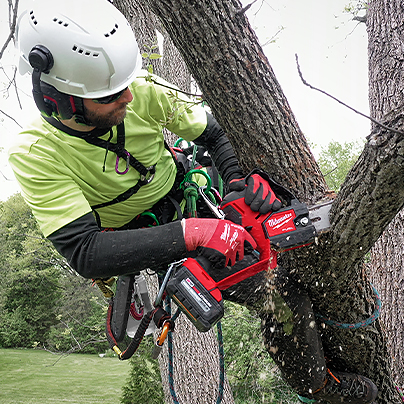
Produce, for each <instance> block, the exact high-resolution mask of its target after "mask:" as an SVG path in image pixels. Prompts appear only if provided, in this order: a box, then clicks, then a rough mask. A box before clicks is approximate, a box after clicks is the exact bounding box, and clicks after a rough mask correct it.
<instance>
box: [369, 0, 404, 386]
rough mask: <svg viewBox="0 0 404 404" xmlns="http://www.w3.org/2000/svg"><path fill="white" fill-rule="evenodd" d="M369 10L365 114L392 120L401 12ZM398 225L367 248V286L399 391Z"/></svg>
mask: <svg viewBox="0 0 404 404" xmlns="http://www.w3.org/2000/svg"><path fill="white" fill-rule="evenodd" d="M369 11H370V12H369V13H368V20H367V26H368V35H369V100H370V110H371V114H372V117H374V118H375V119H378V120H383V121H384V120H386V119H387V120H388V121H392V120H394V119H398V118H399V117H400V114H401V110H402V105H403V101H404V97H403V91H402V88H403V86H404V79H403V75H402V71H403V67H404V66H403V56H404V52H403V49H402V39H401V38H402V36H403V35H404V29H403V27H402V24H401V21H402V16H403V11H404V9H403V5H402V3H401V2H398V1H393V2H392V1H386V0H378V1H373V2H371V8H370V10H369ZM388 192H389V189H388V188H386V193H388ZM386 203H388V202H387V201H386ZM403 226H404V211H401V212H400V213H399V214H398V215H397V217H396V218H395V219H394V220H393V222H392V223H390V225H389V227H388V228H387V229H386V231H385V232H384V233H383V235H382V236H381V237H380V239H379V240H378V241H377V243H376V245H375V247H374V248H373V249H372V261H371V270H370V272H371V279H372V282H373V284H374V285H375V287H376V289H378V290H379V292H380V296H381V299H382V302H383V309H382V312H381V320H382V322H383V325H384V327H385V330H386V333H387V335H388V337H389V341H388V347H389V352H390V354H391V356H392V358H393V366H392V373H393V375H394V380H395V382H396V383H397V385H398V386H399V387H400V388H401V389H403V388H404V365H403V359H404V355H403V347H404V341H403V330H404V327H403V322H402V319H403V305H404V296H403V291H402V285H403V282H404V276H403V273H402V268H403V259H404V258H403V247H402V246H403V241H404V239H403V234H404V233H403Z"/></svg>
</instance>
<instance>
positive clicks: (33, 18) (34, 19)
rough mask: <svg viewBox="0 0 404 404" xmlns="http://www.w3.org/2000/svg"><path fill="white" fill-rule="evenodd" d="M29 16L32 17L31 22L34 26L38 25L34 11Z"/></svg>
mask: <svg viewBox="0 0 404 404" xmlns="http://www.w3.org/2000/svg"><path fill="white" fill-rule="evenodd" d="M29 15H30V16H31V21H32V22H33V24H34V25H36V24H38V21H37V20H36V18H35V15H34V10H31V11H30V13H29Z"/></svg>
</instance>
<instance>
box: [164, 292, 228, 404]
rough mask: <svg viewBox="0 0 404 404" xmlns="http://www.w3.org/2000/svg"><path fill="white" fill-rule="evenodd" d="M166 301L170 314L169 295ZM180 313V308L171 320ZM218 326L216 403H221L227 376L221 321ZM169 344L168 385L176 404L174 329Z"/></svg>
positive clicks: (177, 403)
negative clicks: (218, 367)
mask: <svg viewBox="0 0 404 404" xmlns="http://www.w3.org/2000/svg"><path fill="white" fill-rule="evenodd" d="M165 303H166V304H165V310H166V312H167V313H168V314H169V315H171V299H170V298H169V297H167V298H166V301H165ZM180 314H181V311H180V310H179V309H178V310H177V311H176V312H175V314H174V315H173V316H172V317H171V320H172V321H175V320H176V319H177V318H178V316H179V315H180ZM216 327H217V339H218V343H219V366H220V376H219V388H218V393H217V400H216V404H220V403H221V402H222V399H223V392H224V377H225V369H224V348H223V333H222V325H221V323H220V321H219V322H218V323H217V325H216ZM167 344H168V386H169V389H170V394H171V398H172V399H173V402H174V404H180V402H179V401H178V398H177V394H176V392H175V387H174V344H173V335H172V331H169V332H168V335H167Z"/></svg>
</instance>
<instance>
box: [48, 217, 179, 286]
mask: <svg viewBox="0 0 404 404" xmlns="http://www.w3.org/2000/svg"><path fill="white" fill-rule="evenodd" d="M48 239H49V240H50V241H51V242H52V243H53V245H54V246H55V248H56V250H57V251H58V252H59V253H60V254H61V255H62V256H64V257H65V258H66V259H67V261H68V263H69V264H70V265H71V267H72V268H73V269H75V270H76V271H77V272H78V273H79V274H80V275H82V276H83V277H84V278H90V279H91V278H92V279H96V278H108V277H111V276H116V275H123V274H127V273H136V272H139V271H141V270H143V269H146V268H151V269H156V268H161V267H162V266H167V265H168V264H170V263H171V262H173V261H176V260H179V259H181V258H184V257H185V256H186V247H185V241H184V236H183V230H182V226H181V222H180V221H176V222H172V223H168V224H165V225H162V226H156V227H148V228H144V229H137V230H120V231H108V232H101V231H100V230H99V228H98V226H97V224H96V222H95V219H94V216H93V215H92V213H87V214H86V215H84V216H82V217H80V218H79V219H76V220H74V221H73V222H71V223H69V224H68V225H66V226H64V227H62V228H61V229H59V230H57V231H56V232H54V233H52V234H51V235H50V236H48Z"/></svg>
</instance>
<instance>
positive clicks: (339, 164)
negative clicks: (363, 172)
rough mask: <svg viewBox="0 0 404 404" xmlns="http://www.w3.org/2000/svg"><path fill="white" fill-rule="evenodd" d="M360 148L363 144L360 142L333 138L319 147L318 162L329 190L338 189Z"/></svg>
mask: <svg viewBox="0 0 404 404" xmlns="http://www.w3.org/2000/svg"><path fill="white" fill-rule="evenodd" d="M362 148H363V145H362V144H361V143H360V142H344V143H339V142H337V141H335V140H332V141H331V142H330V143H328V145H326V146H322V147H321V152H320V156H319V158H318V164H319V166H320V168H321V172H322V173H323V174H324V177H325V180H326V181H327V185H328V187H329V188H330V189H331V190H333V191H338V190H339V189H340V187H341V184H342V183H343V182H344V180H345V178H346V176H347V174H348V172H349V170H350V169H351V167H352V166H353V165H354V163H355V161H356V160H357V159H358V157H359V155H360V152H361V151H362Z"/></svg>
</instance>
